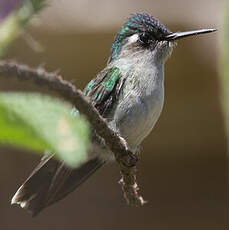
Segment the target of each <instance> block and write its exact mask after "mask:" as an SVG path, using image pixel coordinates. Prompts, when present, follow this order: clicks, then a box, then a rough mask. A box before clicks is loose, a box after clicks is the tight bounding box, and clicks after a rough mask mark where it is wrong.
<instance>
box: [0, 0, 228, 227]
mask: <svg viewBox="0 0 229 230" xmlns="http://www.w3.org/2000/svg"><path fill="white" fill-rule="evenodd" d="M60 2H62V4H63V1H60ZM70 2H71V1H69V5H71V3H70ZM81 2H82V1H81ZM84 2H87V3H89V2H90V1H84ZM107 2H110V3H111V5H112V7H113V6H115V7H113V8H112V7H109V4H108V3H106V7H107V11H101V9H99V7H100V5H99V4H103V3H104V2H103V1H99V2H98V5H97V7H96V6H94V7H95V8H94V11H95V12H97V11H98V12H99V10H100V11H101V13H102V12H104V14H105V15H108V17H107V20H106V21H105V22H103V20H102V19H101V18H98V25H97V24H96V21H97V18H96V17H95V18H94V19H93V20H92V19H91V17H90V14H87V15H84V16H85V21H82V20H83V19H82V18H83V17H82V15H81V16H79V21H77V14H75V15H70V16H69V15H68V11H64V10H63V11H61V10H56V11H55V7H54V8H52V5H50V7H49V8H50V9H47V12H46V13H45V12H44V15H42V20H41V21H40V25H39V26H38V27H32V28H31V29H30V33H31V34H32V36H33V37H34V38H35V39H36V40H37V41H39V43H40V44H42V46H43V48H44V51H43V52H41V53H37V52H34V51H33V50H32V49H31V48H30V47H29V46H28V44H27V43H26V42H25V40H24V39H19V40H18V41H17V42H16V43H15V44H14V46H13V47H12V48H11V50H10V52H9V53H8V56H7V58H9V59H14V60H17V61H19V62H20V63H26V64H28V65H30V66H33V67H36V66H38V65H40V64H44V63H45V67H46V69H47V70H49V71H55V70H57V69H59V70H60V73H61V75H62V76H63V77H64V78H65V79H67V80H70V81H71V82H73V83H74V84H75V85H76V86H77V87H79V88H83V87H84V86H85V84H86V83H87V82H88V81H89V80H90V79H91V78H92V77H94V76H95V75H96V73H97V72H98V71H100V70H101V69H102V68H103V67H104V66H105V65H106V61H107V58H108V56H109V50H110V47H111V44H112V42H113V38H114V35H115V33H116V31H117V30H118V29H119V27H120V26H121V24H119V23H123V22H124V21H125V18H126V17H127V16H128V15H129V13H130V12H129V11H130V9H129V8H128V4H127V3H126V4H125V7H126V11H125V10H124V9H123V8H122V5H120V3H119V1H118V2H117V3H115V2H111V1H107ZM127 2H131V1H127ZM144 2H147V4H146V5H147V6H144ZM175 2H176V4H177V6H179V1H175ZM195 2H196V5H195ZM210 2H211V4H213V5H214V1H210ZM215 2H216V1H215ZM219 2H220V1H219ZM222 2H223V1H222ZM222 2H221V3H222ZM167 3H168V1H165V0H164V1H162V2H160V3H159V1H156V0H155V1H143V2H142V5H141V6H139V3H137V1H132V4H131V7H130V8H131V10H134V11H132V13H134V12H139V11H140V12H143V11H144V10H145V9H147V10H146V12H148V13H150V14H152V15H154V16H157V17H158V18H160V17H159V15H160V12H163V15H162V18H163V20H161V21H162V23H163V24H165V25H166V26H167V27H168V28H169V29H170V30H172V31H176V30H179V31H182V30H190V29H194V28H196V29H198V28H201V27H202V24H200V23H201V22H202V23H203V27H207V26H208V27H209V26H210V27H214V26H216V27H217V28H218V27H219V28H220V27H221V24H220V10H218V8H217V7H216V8H215V9H216V10H215V13H217V14H213V12H214V10H210V9H211V7H210V9H209V6H208V8H207V9H209V11H208V10H206V9H205V8H204V4H205V3H206V1H194V2H193V6H195V7H196V9H197V8H198V10H199V11H198V12H199V14H198V15H199V16H200V18H199V19H198V18H196V17H195V14H194V13H193V12H196V9H195V7H194V8H188V7H187V8H182V7H183V5H184V3H183V5H182V4H181V5H180V8H179V9H182V10H183V11H180V10H179V9H178V8H177V9H176V7H175V6H174V8H173V9H172V10H173V11H172V12H171V7H170V5H167ZM91 4H92V2H91ZM159 4H160V6H161V8H160V7H159V6H158V5H159ZM174 4H175V3H174ZM187 4H188V1H187ZM66 5H67V3H66ZM92 5H96V4H92ZM155 5H156V9H157V8H158V7H159V8H160V10H161V11H160V12H158V11H157V10H155V7H154V6H155ZM75 7H76V6H75ZM81 7H83V8H82V11H83V12H84V11H86V9H85V7H87V5H86V3H85V5H82V6H81ZM91 7H92V6H91ZM200 7H202V9H203V12H204V13H201V8H200ZM212 7H213V6H212ZM70 8H71V7H70V6H69V10H70ZM132 8H133V9H132ZM219 8H220V7H219ZM75 9H78V8H75ZM118 9H120V11H118ZM78 11H81V8H80V7H79V9H78ZM116 11H117V12H119V14H117V15H115V12H116ZM69 12H72V11H71V10H70V11H69ZM89 12H90V11H89ZM91 12H93V11H91ZM184 12H185V13H184ZM155 14H156V15H155ZM196 14H197V13H196ZM98 15H99V13H98ZM167 15H168V17H167ZM173 15H174V18H173ZM177 15H179V16H178V17H177ZM187 15H189V16H187ZM116 16H117V18H116ZM201 16H202V19H203V20H202V21H201ZM88 17H90V20H91V21H93V22H94V23H93V26H92V25H91V24H90V22H91V21H90V20H89V19H88ZM182 17H184V20H181V18H182ZM192 17H193V22H194V23H191V22H190V21H191V20H189V18H192ZM62 18H64V20H65V21H67V19H68V20H69V24H70V25H71V26H69V27H68V28H66V27H65V26H64V25H65V24H64V23H63V21H61V19H62ZM208 18H209V24H208V23H207V19H208ZM160 19H161V18H160ZM49 20H50V21H49ZM104 20H105V19H104ZM198 20H199V21H198ZM49 22H50V23H49ZM83 22H85V27H84V28H83V29H82V27H80V26H79V25H81V26H83V25H84V23H83ZM55 23H56V24H55ZM62 23H63V24H62ZM58 24H60V25H61V26H63V27H62V28H63V29H62V28H61V26H60V25H59V26H58ZM193 24H195V25H196V26H194V25H193ZM74 25H75V28H74ZM92 27H93V28H92ZM219 33H220V32H219ZM218 56H219V54H218V44H217V34H209V35H204V36H200V37H198V38H197V37H194V38H188V39H185V40H183V41H180V42H179V44H178V46H177V47H176V49H175V50H174V52H173V55H172V57H171V58H170V59H169V60H168V62H167V64H166V68H165V90H166V91H165V106H164V109H163V112H162V115H161V118H160V119H159V122H158V123H157V125H156V127H155V128H154V130H153V132H152V133H151V135H150V136H148V137H147V139H146V140H145V141H144V143H143V145H142V154H141V160H140V162H139V164H138V181H139V185H140V188H141V193H142V194H143V196H144V198H145V199H146V200H148V201H149V202H148V203H147V204H146V205H145V206H144V207H141V208H133V207H128V206H127V205H126V203H125V200H124V199H123V197H122V193H121V189H120V186H119V185H118V183H117V182H118V180H119V179H120V175H119V170H118V167H117V165H116V164H108V165H106V166H105V167H104V168H102V169H100V170H99V171H98V172H97V173H96V174H94V175H93V176H92V177H90V178H89V180H88V181H86V182H85V183H84V184H83V185H82V186H81V187H80V188H79V189H78V190H77V191H75V192H74V193H72V194H71V195H69V196H68V197H67V198H66V199H64V200H62V201H61V202H59V203H57V204H55V205H53V206H51V207H50V208H48V209H45V210H44V211H43V212H42V213H41V214H40V215H39V216H38V217H36V218H35V219H33V218H31V216H30V215H28V213H26V212H25V211H24V210H22V209H19V208H16V207H11V206H10V199H11V196H12V195H13V194H14V192H15V191H16V189H17V188H18V186H19V185H20V183H21V182H23V180H24V179H25V178H26V177H27V176H28V174H29V173H30V171H31V170H32V169H33V167H34V166H35V165H36V164H37V163H38V161H39V157H38V156H35V155H31V154H28V153H26V152H25V151H18V150H15V149H10V148H6V147H1V148H0V153H1V154H0V156H1V161H0V186H1V189H0V204H1V205H0V222H1V224H0V226H1V227H0V229H4V230H13V229H33V230H38V229H55V230H60V229H68V230H71V229H93V230H94V229H100V230H101V229H111V230H112V229H133V230H135V229H144V230H151V229H157V230H167V229H169V230H173V229H174V230H184V229H185V230H194V229H195V230H203V229H206V230H216V229H217V230H218V229H219V230H224V229H228V227H229V223H228V204H229V203H228V201H229V200H228V197H229V194H228V189H227V152H226V147H227V143H226V140H227V139H226V135H225V131H224V122H223V115H222V111H221V107H220V87H219V85H220V84H219V76H218V69H217V65H218ZM0 90H5V91H9V90H28V91H31V90H37V89H36V88H35V87H34V86H31V85H29V84H25V83H16V82H14V81H10V80H2V79H1V80H0ZM42 92H45V93H48V91H47V90H42Z"/></svg>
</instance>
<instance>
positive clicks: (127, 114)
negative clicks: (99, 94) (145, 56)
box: [112, 61, 164, 150]
mask: <svg viewBox="0 0 229 230" xmlns="http://www.w3.org/2000/svg"><path fill="white" fill-rule="evenodd" d="M154 66H157V68H154ZM125 68H126V71H127V72H128V73H124V74H127V75H126V76H127V77H126V81H125V86H124V88H123V91H122V93H121V95H120V99H119V102H118V106H117V108H116V110H115V114H114V120H113V121H112V123H113V124H114V125H115V126H116V128H117V129H118V130H119V132H120V134H121V136H123V137H124V138H125V139H126V140H127V142H128V144H129V147H130V148H131V149H132V150H135V149H136V147H137V146H138V145H139V144H140V143H141V142H142V141H143V139H144V138H145V137H146V136H147V135H148V134H149V133H150V131H151V130H152V128H153V127H154V125H155V123H156V122H157V120H158V118H159V116H160V113H161V110H162V107H163V103H164V85H163V72H164V71H163V65H152V63H149V62H145V61H144V62H141V61H138V62H136V63H135V65H134V69H133V65H131V66H129V65H128V64H127V63H126V64H125ZM124 71H125V70H124Z"/></svg>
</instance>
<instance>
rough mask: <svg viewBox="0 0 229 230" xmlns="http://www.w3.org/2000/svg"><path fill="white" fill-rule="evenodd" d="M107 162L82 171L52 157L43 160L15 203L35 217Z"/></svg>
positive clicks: (94, 162) (92, 162)
mask: <svg viewBox="0 0 229 230" xmlns="http://www.w3.org/2000/svg"><path fill="white" fill-rule="evenodd" d="M104 163H105V162H104V161H102V160H100V159H98V158H95V159H92V160H90V161H88V162H87V163H85V164H84V165H82V166H81V167H80V168H77V169H70V168H68V167H67V166H66V165H64V163H61V162H58V161H57V160H55V159H54V158H52V156H51V157H47V158H45V159H42V160H41V162H40V164H39V165H38V166H37V167H36V168H35V169H34V171H33V172H32V174H31V175H30V176H29V177H28V179H27V180H26V181H25V182H24V183H23V184H22V186H21V187H20V188H19V189H18V191H17V193H16V194H15V195H14V197H13V198H12V204H15V203H16V204H20V205H21V206H22V207H23V208H25V209H27V210H28V211H29V212H31V214H32V216H36V215H37V214H38V213H39V212H40V211H41V210H42V209H44V208H45V207H47V206H49V205H51V204H53V203H55V202H56V201H59V200H60V199H62V198H64V197H65V196H66V195H67V194H69V193H70V192H72V191H73V190H75V189H76V188H77V187H78V186H79V185H80V184H81V183H83V182H84V181H85V180H86V179H87V178H88V177H89V176H90V175H91V174H92V173H93V172H94V171H95V170H96V169H98V168H100V167H101V166H102V165H103V164H104Z"/></svg>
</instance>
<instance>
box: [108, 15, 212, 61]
mask: <svg viewBox="0 0 229 230" xmlns="http://www.w3.org/2000/svg"><path fill="white" fill-rule="evenodd" d="M213 31H215V30H214V29H207V30H205V29H204V30H196V31H188V32H177V33H172V32H171V31H169V30H168V29H167V28H166V27H165V26H164V25H162V24H161V23H160V22H159V21H158V20H157V19H155V18H153V17H152V16H150V15H148V14H134V15H132V16H131V17H130V18H129V19H128V21H127V22H126V23H125V24H124V25H123V26H122V28H121V30H120V31H119V32H118V33H117V35H116V37H115V40H114V43H113V45H112V48H111V57H110V62H111V61H114V60H116V59H118V58H120V57H126V56H129V55H136V54H139V53H143V52H145V53H147V54H151V56H153V57H154V58H156V59H158V60H160V61H162V62H164V61H165V60H166V59H167V58H168V57H169V55H170V54H171V52H172V49H173V47H174V45H175V44H176V42H175V41H176V40H177V39H180V38H183V37H187V36H191V35H197V34H202V33H209V32H213Z"/></svg>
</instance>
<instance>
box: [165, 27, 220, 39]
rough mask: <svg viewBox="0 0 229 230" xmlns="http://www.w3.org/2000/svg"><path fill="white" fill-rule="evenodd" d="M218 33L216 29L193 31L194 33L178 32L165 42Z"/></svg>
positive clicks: (170, 35) (169, 36) (168, 37)
mask: <svg viewBox="0 0 229 230" xmlns="http://www.w3.org/2000/svg"><path fill="white" fill-rule="evenodd" d="M214 31H216V29H202V30H192V31H186V32H176V33H171V34H169V35H167V36H166V37H165V40H167V41H174V40H178V39H181V38H185V37H188V36H193V35H198V34H206V33H211V32H214Z"/></svg>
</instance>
